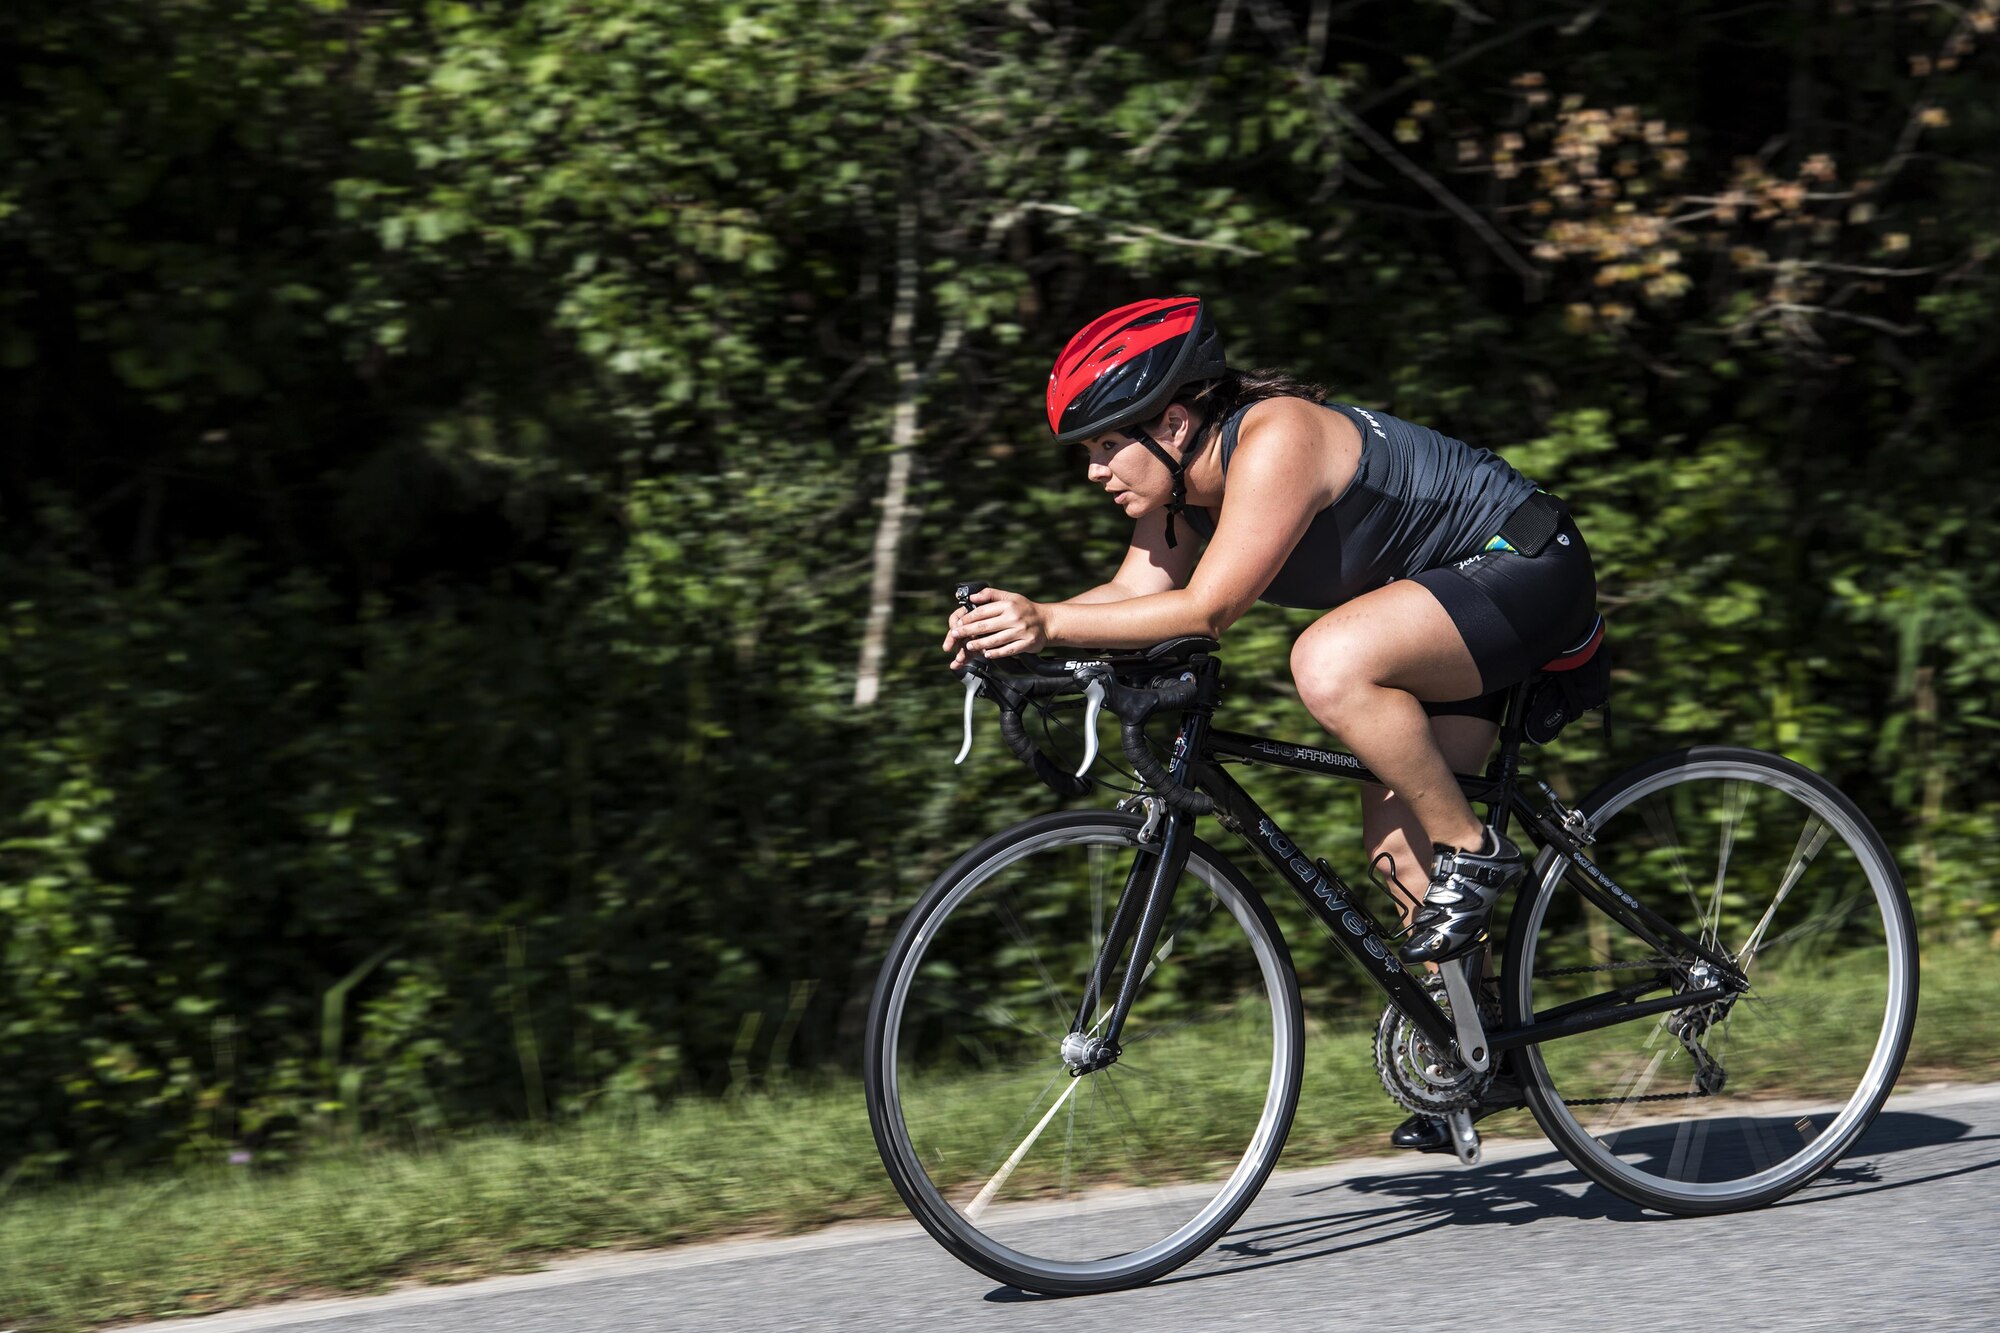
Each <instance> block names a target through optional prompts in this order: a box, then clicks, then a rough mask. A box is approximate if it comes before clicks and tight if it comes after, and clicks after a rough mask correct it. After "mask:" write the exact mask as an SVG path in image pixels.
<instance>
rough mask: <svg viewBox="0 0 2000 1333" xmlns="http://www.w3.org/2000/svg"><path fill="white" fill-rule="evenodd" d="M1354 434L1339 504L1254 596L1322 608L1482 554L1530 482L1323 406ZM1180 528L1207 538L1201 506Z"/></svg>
mask: <svg viewBox="0 0 2000 1333" xmlns="http://www.w3.org/2000/svg"><path fill="white" fill-rule="evenodd" d="M1254 406H1256V404H1255V403H1246V404H1245V405H1244V406H1242V407H1240V408H1238V409H1236V411H1234V412H1232V413H1230V415H1229V417H1228V419H1227V420H1225V421H1224V422H1223V423H1222V435H1221V439H1220V440H1219V443H1220V445H1221V447H1222V471H1223V475H1224V476H1227V475H1228V474H1229V460H1230V458H1231V457H1232V456H1233V455H1234V454H1235V452H1236V435H1237V431H1238V430H1239V429H1240V428H1241V426H1242V424H1243V414H1244V413H1245V412H1248V411H1249V410H1250V409H1251V408H1252V407H1254ZM1324 406H1326V407H1327V408H1329V409H1331V410H1332V411H1335V412H1339V413H1340V414H1341V415H1343V416H1345V417H1346V418H1347V419H1348V420H1349V421H1352V422H1353V423H1354V426H1355V429H1357V430H1359V431H1360V432H1361V461H1360V464H1359V465H1358V466H1357V467H1356V469H1355V473H1354V480H1353V481H1352V482H1350V483H1349V484H1348V487H1347V489H1346V490H1345V491H1342V492H1341V494H1340V498H1339V499H1337V500H1335V501H1334V502H1333V503H1332V504H1330V505H1328V506H1327V507H1326V508H1324V509H1322V510H1320V511H1319V513H1317V514H1315V515H1314V516H1313V521H1312V526H1310V527H1308V528H1307V529H1306V531H1305V535H1304V536H1302V537H1300V538H1299V544H1298V545H1297V546H1295V547H1293V548H1292V553H1291V555H1289V556H1287V557H1286V558H1285V564H1284V567H1283V568H1281V569H1280V570H1279V571H1278V573H1277V577H1275V578H1273V579H1272V580H1271V583H1270V586H1269V587H1267V588H1265V589H1264V593H1263V597H1262V599H1261V600H1263V601H1266V602H1271V603H1273V604H1275V605H1277V606H1295V607H1304V608H1308V609H1311V610H1325V609H1326V608H1327V607H1331V606H1338V605H1340V604H1341V603H1342V602H1345V601H1347V600H1348V599H1349V598H1352V597H1358V596H1360V595H1361V594H1362V593H1364V592H1368V591H1370V590H1371V589H1374V588H1379V587H1381V586H1382V585H1384V584H1386V583H1393V582H1395V581H1396V580H1397V579H1406V578H1409V577H1410V576H1411V575H1413V574H1421V573H1422V572H1423V571H1425V570H1427V569H1438V568H1442V567H1443V566H1445V565H1448V564H1451V563H1452V562H1453V561H1456V560H1462V559H1464V558H1465V557H1466V556H1469V555H1473V554H1475V553H1477V552H1479V551H1481V550H1484V549H1485V548H1486V545H1487V543H1488V542H1490V541H1491V540H1492V539H1493V537H1494V536H1495V534H1497V533H1498V532H1499V531H1500V525H1501V524H1502V523H1503V522H1505V521H1506V519H1507V516H1508V515H1509V514H1512V513H1513V512H1514V510H1515V509H1516V508H1518V507H1519V506H1520V504H1521V502H1522V501H1524V500H1526V499H1527V498H1528V497H1529V496H1531V495H1533V494H1534V493H1535V483H1534V482H1532V481H1529V480H1528V479H1527V478H1526V477H1524V476H1522V475H1521V474H1520V473H1518V472H1516V471H1515V470H1514V469H1513V468H1512V467H1509V466H1508V464H1507V461H1506V460H1505V459H1503V458H1501V457H1500V456H1499V455H1498V454H1496V453H1494V452H1492V451H1491V450H1490V449H1475V448H1473V447H1472V446H1471V445H1469V444H1467V443H1465V442H1464V441H1463V440H1455V439H1453V438H1452V437H1451V436H1449V435H1440V434H1439V433H1438V432H1436V431H1434V430H1432V429H1430V428H1429V427H1428V426H1419V425H1416V424H1414V423H1413V422H1408V421H1404V420H1402V419H1401V418H1399V417H1392V416H1390V415H1389V414H1388V413H1387V412H1371V411H1369V410H1368V409H1367V408H1365V407H1350V406H1348V405H1347V404H1345V403H1326V404H1324ZM1187 519H1188V526H1190V527H1192V528H1193V529H1194V530H1195V531H1196V532H1198V533H1200V534H1201V536H1202V537H1203V538H1204V539H1206V538H1209V537H1213V536H1214V535H1215V521H1214V519H1213V518H1211V517H1210V515H1209V512H1208V510H1206V509H1200V508H1190V509H1188V510H1187Z"/></svg>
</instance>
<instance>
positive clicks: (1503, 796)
mask: <svg viewBox="0 0 2000 1333" xmlns="http://www.w3.org/2000/svg"><path fill="white" fill-rule="evenodd" d="M1540 674H1541V673H1540V672H1537V673H1536V674H1535V675H1534V676H1530V677H1528V678H1527V679H1526V680H1524V681H1522V682H1521V683H1520V684H1518V685H1516V686H1515V687H1514V688H1513V689H1511V690H1509V691H1507V711H1506V712H1505V713H1502V714H1501V715H1500V748H1499V749H1498V750H1496V751H1495V752H1494V754H1493V759H1492V761H1491V762H1490V763H1488V764H1487V765H1486V780H1487V781H1488V782H1492V783H1497V784H1498V785H1497V786H1496V787H1495V788H1494V789H1493V797H1492V799H1491V800H1489V801H1487V802H1486V822H1487V823H1489V824H1491V825H1492V826H1493V828H1494V830H1495V831H1496V832H1498V833H1499V834H1500V836H1501V837H1503V838H1504V837H1506V836H1507V824H1508V821H1509V820H1510V819H1511V818H1512V815H1513V808H1514V781H1515V779H1516V778H1518V777H1519V776H1520V775H1521V742H1522V740H1523V739H1524V733H1525V728H1524V727H1523V726H1522V724H1521V713H1522V710H1523V709H1524V708H1526V707H1527V701H1528V689H1529V687H1530V686H1532V685H1533V684H1534V683H1535V679H1536V676H1539V675H1540Z"/></svg>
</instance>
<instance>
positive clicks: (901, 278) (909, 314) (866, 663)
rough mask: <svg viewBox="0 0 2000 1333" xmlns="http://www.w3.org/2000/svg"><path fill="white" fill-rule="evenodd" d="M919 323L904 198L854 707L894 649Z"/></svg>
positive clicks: (862, 704)
mask: <svg viewBox="0 0 2000 1333" xmlns="http://www.w3.org/2000/svg"><path fill="white" fill-rule="evenodd" d="M916 320H917V209H916V205H915V203H914V202H912V201H910V200H905V201H904V202H903V207H902V211H901V213H900V215H899V216H898V217H897V220H896V305H895V309H894V311H893V313H892V314H891V315H890V318H889V364H890V366H891V368H892V369H893V370H894V371H895V374H896V407H895V412H894V415H893V416H892V417H891V418H890V422H889V481H888V484H887V485H886V486H884V487H883V490H882V518H881V526H879V527H877V528H876V529H875V573H874V577H873V578H871V579H870V580H869V583H868V626H867V628H866V629H865V630H864V631H863V632H862V636H861V665H860V668H859V669H858V670H857V671H856V673H855V678H854V706H855V707H856V708H866V707H868V706H869V705H871V704H873V703H874V702H875V698H876V696H877V695H878V694H879V693H881V689H882V659H883V658H884V657H885V656H886V655H887V653H888V650H889V621H890V618H891V616H892V615H893V613H894V611H895V606H896V557H897V554H898V553H899V552H900V551H901V549H902V545H903V518H904V516H905V514H906V513H907V512H908V510H909V495H910V450H911V449H912V448H914V447H915V445H916V442H917V393H918V388H919V386H920V385H921V383H922V380H923V377H922V375H921V374H920V373H919V372H918V370H917V358H916V351H915V349H914V348H913V347H912V345H911V343H912V339H911V336H910V334H911V329H912V327H913V326H914V325H915V324H916Z"/></svg>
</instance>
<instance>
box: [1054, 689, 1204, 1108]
mask: <svg viewBox="0 0 2000 1333" xmlns="http://www.w3.org/2000/svg"><path fill="white" fill-rule="evenodd" d="M1207 730H1208V715H1207V713H1205V712H1200V711H1196V712H1191V713H1189V714H1188V715H1187V716H1186V717H1185V718H1184V719H1183V721H1182V724H1181V731H1180V734H1179V735H1178V736H1177V737H1175V739H1174V753H1173V762H1172V764H1171V765H1170V766H1169V772H1170V773H1171V774H1172V776H1173V779H1174V781H1175V782H1177V783H1183V784H1184V783H1185V782H1186V779H1187V770H1188V756H1189V755H1191V754H1199V753H1200V752H1201V743H1202V740H1203V738H1204V736H1205V735H1206V733H1207ZM1154 799H1158V798H1154ZM1194 821H1195V817H1194V816H1193V815H1191V814H1189V813H1187V812H1186V811H1185V810H1169V811H1168V812H1167V816H1166V819H1165V820H1164V821H1157V820H1153V819H1148V820H1147V821H1146V825H1145V828H1146V829H1147V830H1151V829H1153V828H1155V827H1158V828H1159V830H1160V831H1159V834H1158V839H1159V841H1158V845H1157V846H1156V847H1148V846H1146V844H1145V842H1144V841H1143V836H1144V835H1143V833H1142V835H1141V836H1142V841H1141V843H1140V847H1139V854H1138V855H1137V856H1136V857H1134V858H1133V861H1132V869H1131V871H1130V872H1129V873H1128V874H1127V875H1126V876H1125V888H1124V891H1123V892H1121V893H1120V894H1119V895H1118V905H1117V907H1115V908H1113V909H1112V912H1111V925H1110V928H1109V929H1107V930H1106V931H1105V933H1104V946H1103V947H1102V948H1101V949H1100V950H1099V951H1098V954H1097V962H1096V963H1095V965H1093V966H1092V968H1091V970H1090V980H1089V982H1088V984H1086V985H1085V986H1084V990H1083V1003H1082V1004H1080V1005H1078V1006H1077V1011H1076V1017H1075V1018H1074V1019H1073V1020H1071V1022H1070V1029H1069V1035H1068V1036H1066V1037H1064V1038H1063V1043H1062V1057H1063V1063H1064V1064H1066V1065H1068V1066H1069V1072H1070V1074H1071V1076H1072V1077H1081V1076H1082V1075H1084V1074H1088V1073H1090V1072H1092V1071H1093V1070H1098V1069H1103V1068H1104V1067H1106V1066H1107V1065H1110V1064H1112V1063H1113V1062H1115V1061H1116V1060H1117V1059H1118V1056H1119V1053H1120V1050H1121V1048H1120V1046H1119V1038H1120V1036H1122V1035H1123V1033H1124V1031H1125V1019H1126V1016H1127V1015H1129V1014H1130V1013H1131V1012H1132V1002H1133V1001H1134V1000H1135V999H1137V998H1138V995H1139V986H1140V984H1141V983H1143V982H1144V981H1145V980H1146V976H1147V974H1148V973H1149V972H1150V971H1151V970H1152V960H1153V950H1154V948H1156V947H1157V946H1158V944H1159V942H1160V931H1161V929H1162V928H1163V927H1164V926H1165V925H1166V921H1167V914H1168V913H1169V912H1170V911H1172V910H1173V905H1174V888H1175V886H1176V885H1178V884H1179V883H1180V879H1181V874H1182V872H1183V871H1185V870H1186V869H1187V860H1188V851H1189V849H1190V848H1191V847H1192V846H1193V843H1194ZM1128 943H1129V944H1130V945H1131V950H1130V954H1129V957H1130V960H1131V961H1130V962H1128V963H1127V964H1126V965H1125V972H1124V975H1123V976H1122V977H1120V979H1119V983H1118V995H1117V998H1116V999H1115V1000H1114V1001H1113V1002H1112V1005H1111V1009H1110V1012H1109V1013H1100V1012H1099V1011H1100V1010H1101V1008H1102V1000H1103V998H1104V996H1105V994H1106V993H1107V992H1108V991H1109V989H1110V986H1111V978H1112V975H1113V974H1114V973H1115V972H1117V969H1118V961H1119V959H1120V958H1123V957H1127V956H1128V955H1127V951H1126V945H1127V944H1128Z"/></svg>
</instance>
